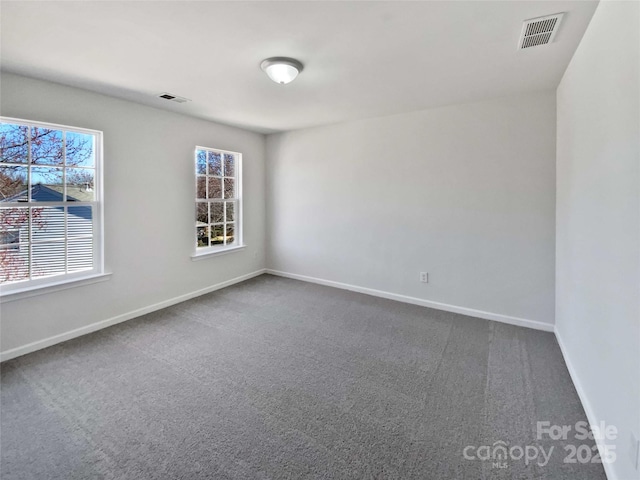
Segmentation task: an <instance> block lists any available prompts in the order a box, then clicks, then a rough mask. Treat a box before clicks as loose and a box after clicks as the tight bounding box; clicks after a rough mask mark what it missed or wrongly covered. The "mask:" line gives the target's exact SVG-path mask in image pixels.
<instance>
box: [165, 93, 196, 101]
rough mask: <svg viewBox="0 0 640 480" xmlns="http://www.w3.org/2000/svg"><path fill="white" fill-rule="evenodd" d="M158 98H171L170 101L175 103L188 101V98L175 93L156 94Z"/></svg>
mask: <svg viewBox="0 0 640 480" xmlns="http://www.w3.org/2000/svg"><path fill="white" fill-rule="evenodd" d="M158 98H162V99H164V100H171V101H172V102H176V103H185V102H189V101H190V100H189V99H188V98H184V97H179V96H177V95H172V94H170V93H167V92H163V93H160V94H158Z"/></svg>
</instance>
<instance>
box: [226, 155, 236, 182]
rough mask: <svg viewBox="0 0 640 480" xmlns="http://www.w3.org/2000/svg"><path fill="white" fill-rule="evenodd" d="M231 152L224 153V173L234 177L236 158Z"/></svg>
mask: <svg viewBox="0 0 640 480" xmlns="http://www.w3.org/2000/svg"><path fill="white" fill-rule="evenodd" d="M233 157H234V156H233V155H231V154H230V153H225V154H224V175H225V177H233V176H234V175H235V170H236V169H235V159H234V158H233Z"/></svg>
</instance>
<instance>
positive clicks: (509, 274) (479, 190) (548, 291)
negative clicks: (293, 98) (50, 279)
mask: <svg viewBox="0 0 640 480" xmlns="http://www.w3.org/2000/svg"><path fill="white" fill-rule="evenodd" d="M555 116H556V112H555V99H554V95H553V92H543V93H537V94H529V95H523V96H517V97H510V98H502V99H497V100H493V101H487V102H482V103H474V104H467V105H458V106H450V107H444V108H437V109H432V110H425V111H420V112H415V113H409V114H402V115H394V116H389V117H383V118H375V119H369V120H362V121H357V122H351V123H345V124H339V125H332V126H327V127H319V128H312V129H305V130H298V131H293V132H287V133H282V134H274V135H270V136H268V137H267V165H268V167H267V200H268V205H267V219H268V222H267V223H268V233H267V236H268V249H267V266H268V268H271V269H274V270H279V271H284V272H288V273H294V274H299V275H307V276H311V277H315V278H320V279H324V280H331V281H337V282H342V283H346V284H350V285H355V286H359V287H366V288H371V289H377V290H382V291H385V292H391V293H394V294H401V295H406V296H410V297H414V298H417V299H423V300H429V301H435V302H441V303H445V304H449V305H454V306H461V307H467V308H471V309H476V310H481V311H485V312H492V313H496V314H501V315H506V316H510V317H518V318H523V319H527V320H533V321H538V322H544V323H546V324H547V325H550V324H553V321H554V248H555V247H554V228H555V227H554V222H555V220H554V211H555V132H556V124H555ZM420 271H427V272H429V274H430V283H429V284H423V283H419V281H418V277H419V272H420Z"/></svg>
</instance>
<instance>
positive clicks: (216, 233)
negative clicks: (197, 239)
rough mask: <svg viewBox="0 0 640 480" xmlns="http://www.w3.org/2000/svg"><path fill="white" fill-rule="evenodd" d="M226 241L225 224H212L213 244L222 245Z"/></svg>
mask: <svg viewBox="0 0 640 480" xmlns="http://www.w3.org/2000/svg"><path fill="white" fill-rule="evenodd" d="M223 243H224V225H212V226H211V245H222V244H223Z"/></svg>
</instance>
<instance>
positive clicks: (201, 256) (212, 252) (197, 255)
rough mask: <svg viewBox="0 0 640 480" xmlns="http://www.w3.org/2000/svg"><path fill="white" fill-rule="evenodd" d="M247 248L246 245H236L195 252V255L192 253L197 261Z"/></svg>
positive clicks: (192, 256) (193, 258) (192, 257)
mask: <svg viewBox="0 0 640 480" xmlns="http://www.w3.org/2000/svg"><path fill="white" fill-rule="evenodd" d="M245 248H247V246H246V245H234V246H233V247H228V248H220V249H218V250H207V251H206V252H202V253H194V254H193V255H191V260H193V261H194V262H195V261H198V260H204V259H205V258H209V257H217V256H218V255H226V254H227V253H233V252H237V251H240V250H244V249H245Z"/></svg>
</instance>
